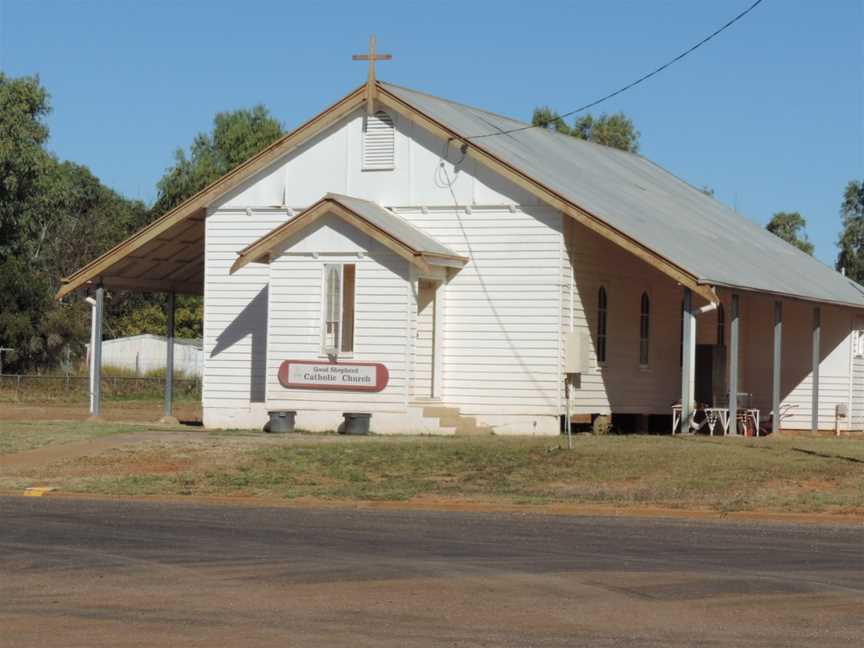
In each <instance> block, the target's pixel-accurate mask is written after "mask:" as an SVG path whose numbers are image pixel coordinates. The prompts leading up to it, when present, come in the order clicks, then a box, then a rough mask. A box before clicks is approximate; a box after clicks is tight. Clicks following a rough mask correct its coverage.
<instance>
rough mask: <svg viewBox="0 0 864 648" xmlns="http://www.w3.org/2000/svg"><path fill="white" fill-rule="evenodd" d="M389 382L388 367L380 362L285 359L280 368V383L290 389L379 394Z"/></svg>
mask: <svg viewBox="0 0 864 648" xmlns="http://www.w3.org/2000/svg"><path fill="white" fill-rule="evenodd" d="M389 380H390V372H389V371H387V367H385V366H384V365H383V364H380V363H377V362H315V361H314V360H286V361H285V362H283V363H282V364H281V365H280V367H279V384H280V385H282V386H283V387H285V388H287V389H335V390H339V391H362V392H380V391H381V390H382V389H384V388H385V387H386V386H387V382H388V381H389Z"/></svg>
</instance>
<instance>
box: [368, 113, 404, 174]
mask: <svg viewBox="0 0 864 648" xmlns="http://www.w3.org/2000/svg"><path fill="white" fill-rule="evenodd" d="M395 167H396V128H395V127H394V125H393V118H392V117H390V115H388V114H387V113H386V112H384V111H383V110H379V111H378V112H376V113H375V114H374V115H367V116H366V118H365V119H364V120H363V170H364V171H382V170H390V169H394V168H395Z"/></svg>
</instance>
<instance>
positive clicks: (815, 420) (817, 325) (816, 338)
mask: <svg viewBox="0 0 864 648" xmlns="http://www.w3.org/2000/svg"><path fill="white" fill-rule="evenodd" d="M821 334H822V311H821V310H820V309H819V307H818V306H817V307H816V308H814V309H813V400H812V404H811V409H810V429H811V430H812V431H813V432H818V431H819V361H820V357H819V355H820V352H821V348H820V347H821V346H822V345H821V339H820V338H821Z"/></svg>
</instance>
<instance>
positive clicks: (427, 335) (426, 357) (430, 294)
mask: <svg viewBox="0 0 864 648" xmlns="http://www.w3.org/2000/svg"><path fill="white" fill-rule="evenodd" d="M435 288H436V282H434V281H428V280H426V279H420V280H419V281H418V282H417V338H416V339H415V340H414V397H415V398H432V397H433V396H435V393H434V370H435V369H434V368H435Z"/></svg>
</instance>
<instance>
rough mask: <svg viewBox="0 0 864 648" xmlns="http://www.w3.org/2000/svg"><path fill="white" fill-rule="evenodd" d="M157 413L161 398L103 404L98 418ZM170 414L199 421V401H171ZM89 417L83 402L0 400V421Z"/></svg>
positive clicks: (154, 416)
mask: <svg viewBox="0 0 864 648" xmlns="http://www.w3.org/2000/svg"><path fill="white" fill-rule="evenodd" d="M161 416H162V402H161V401H144V402H140V401H129V402H120V403H105V404H104V405H103V407H102V417H101V418H102V419H103V420H105V421H113V422H118V423H120V422H124V423H125V422H130V423H141V422H145V423H146V422H152V421H158V420H159V418H161ZM174 416H176V417H177V418H178V419H180V420H181V421H189V422H200V421H201V405H200V404H199V403H178V404H175V406H174ZM89 418H90V412H89V409H88V406H87V404H86V403H83V404H80V405H77V404H71V405H70V404H68V403H63V404H44V405H37V404H32V403H2V405H0V421H86V420H87V419H89Z"/></svg>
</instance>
